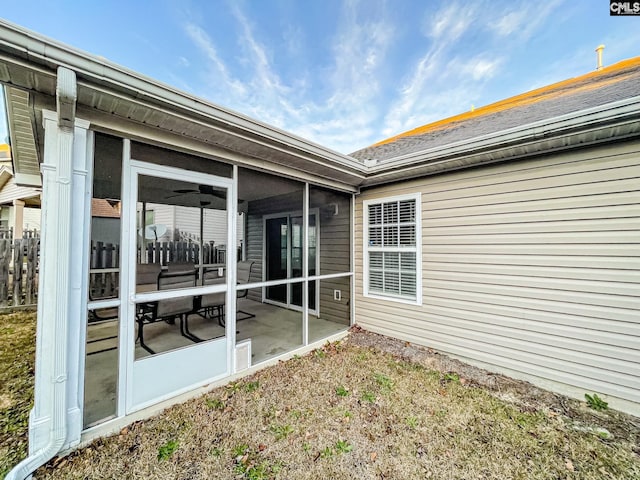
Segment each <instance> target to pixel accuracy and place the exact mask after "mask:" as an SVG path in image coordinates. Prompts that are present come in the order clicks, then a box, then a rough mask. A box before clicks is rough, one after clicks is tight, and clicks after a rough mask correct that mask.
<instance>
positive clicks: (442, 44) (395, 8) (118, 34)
mask: <svg viewBox="0 0 640 480" xmlns="http://www.w3.org/2000/svg"><path fill="white" fill-rule="evenodd" d="M2 17H3V18H5V19H6V20H9V21H11V22H14V23H17V24H19V25H22V26H24V27H26V28H29V29H31V30H35V31H37V32H39V33H41V34H44V35H46V36H49V37H52V38H54V39H56V40H59V41H61V42H64V43H67V44H69V45H71V46H74V47H76V48H79V49H81V50H85V51H88V52H90V53H93V54H96V55H100V56H103V57H105V58H107V59H109V60H110V61H113V62H115V63H118V64H121V65H123V66H125V67H127V68H130V69H132V70H134V71H136V72H139V73H142V74H144V75H147V76H149V77H152V78H154V79H156V80H159V81H161V82H164V83H167V84H169V85H171V86H173V87H177V88H179V89H181V90H184V91H187V92H190V93H192V94H195V95H197V96H200V97H203V98H205V99H207V100H209V101H212V102H214V103H217V104H219V105H221V106H224V107H226V108H230V109H233V110H236V111H238V112H241V113H243V114H245V115H248V116H250V117H253V118H257V119H259V120H262V121H264V122H267V123H270V124H273V125H275V126H278V127H280V128H283V129H285V130H288V131H291V132H293V133H296V134H298V135H301V136H302V137H305V138H307V139H309V140H312V141H315V142H317V143H319V144H322V145H324V146H327V147H330V148H333V149H334V150H337V151H339V152H342V153H350V152H352V151H354V150H357V149H359V148H362V147H365V146H367V145H370V144H372V143H374V142H376V141H378V140H381V139H384V138H387V137H389V136H392V135H394V134H397V133H400V132H403V131H406V130H408V129H410V128H414V127H417V126H420V125H423V124H425V123H429V122H431V121H435V120H438V119H441V118H445V117H449V116H452V115H455V114H458V113H461V112H463V111H466V110H469V109H470V108H471V105H475V106H476V107H478V106H482V105H486V104H489V103H492V102H494V101H497V100H500V99H502V98H506V97H509V96H512V95H515V94H518V93H522V92H524V91H527V90H530V89H532V88H536V87H540V86H543V85H547V84H549V83H553V82H556V81H560V80H564V79H566V78H570V77H574V76H577V75H581V74H583V73H587V72H589V71H592V70H594V69H595V65H596V54H595V52H594V49H595V48H596V46H598V45H599V44H605V45H606V48H605V51H604V62H605V65H610V64H612V63H615V62H617V61H619V60H622V59H625V58H630V57H633V56H637V55H640V17H610V16H609V2H608V1H607V0H573V1H569V0H541V1H535V0H528V1H521V0H510V1H503V0H488V1H482V0H477V1H470V0H468V1H456V0H450V1H445V0H388V1H382V0H362V1H356V0H323V1H320V0H244V1H232V0H228V1H224V0H209V1H201V2H197V1H193V0H191V1H190V0H176V1H174V0H164V1H163V0H160V1H134V0H128V1H102V2H97V1H88V0H84V1H75V2H74V1H64V0H58V1H56V2H52V1H30V0H24V1H20V2H5V4H4V5H3V7H2ZM3 136H4V135H3Z"/></svg>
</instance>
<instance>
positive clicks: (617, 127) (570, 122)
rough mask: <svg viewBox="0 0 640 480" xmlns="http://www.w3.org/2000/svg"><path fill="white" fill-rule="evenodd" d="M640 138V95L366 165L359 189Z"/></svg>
mask: <svg viewBox="0 0 640 480" xmlns="http://www.w3.org/2000/svg"><path fill="white" fill-rule="evenodd" d="M635 136H640V96H636V97H632V98H629V99H625V100H621V101H617V102H612V103H608V104H605V105H601V106H598V107H594V108H589V109H585V110H580V111H577V112H573V113H570V114H566V115H562V116H559V117H555V118H551V119H546V120H543V121H540V122H535V123H531V124H528V125H523V126H519V127H515V128H511V129H508V130H502V131H499V132H495V133H491V134H487V135H483V136H480V137H476V138H473V139H467V140H462V141H459V142H455V143H451V144H447V145H442V146H439V147H434V148H431V149H427V150H423V151H420V152H415V153H411V154H408V155H403V156H400V157H396V158H393V159H390V160H386V161H384V162H379V163H378V164H376V165H374V166H371V167H369V169H368V172H367V173H368V175H367V178H366V179H365V180H364V182H363V183H362V184H361V186H373V185H379V184H382V183H388V182H394V181H398V180H406V179H410V178H415V177H420V176H426V175H434V174H437V173H443V172H447V171H453V170H459V169H461V168H468V167H473V166H476V165H481V164H487V163H495V162H501V161H505V160H514V159H517V158H525V157H529V156H532V155H539V154H542V153H546V152H550V151H559V150H565V149H570V148H576V147H581V146H586V145H591V144H595V143H600V142H604V141H611V140H622V139H625V138H629V137H635Z"/></svg>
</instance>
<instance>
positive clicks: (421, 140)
mask: <svg viewBox="0 0 640 480" xmlns="http://www.w3.org/2000/svg"><path fill="white" fill-rule="evenodd" d="M638 95H640V57H635V58H631V59H629V60H624V61H622V62H619V63H616V64H614V65H611V66H609V67H606V68H604V69H602V70H598V71H594V72H590V73H587V74H585V75H581V76H579V77H575V78H571V79H568V80H564V81H562V82H558V83H554V84H552V85H548V86H546V87H542V88H539V89H536V90H532V91H529V92H526V93H523V94H520V95H516V96H515V97H511V98H507V99H505V100H501V101H499V102H496V103H492V104H490V105H486V106H484V107H480V108H477V109H475V110H474V111H470V112H465V113H462V114H460V115H456V116H453V117H450V118H446V119H443V120H440V121H437V122H433V123H429V124H427V125H423V126H421V127H418V128H415V129H413V130H409V131H407V132H404V133H401V134H399V135H396V136H394V137H391V138H388V139H386V140H383V141H381V142H378V143H376V144H374V145H371V146H369V147H366V148H363V149H361V150H358V151H356V152H354V153H352V154H351V156H352V157H354V158H357V159H358V160H377V161H378V162H380V161H385V160H390V159H393V158H397V157H400V156H403V155H408V154H412V153H417V152H420V151H422V150H427V149H429V148H433V147H440V146H443V145H447V144H451V143H454V142H459V141H464V140H470V139H472V138H476V137H480V136H482V135H486V134H489V133H495V132H499V131H502V130H507V129H509V128H513V127H518V126H523V125H527V124H530V123H534V122H537V121H541V120H545V119H550V118H554V117H559V116H561V115H565V114H568V113H571V112H577V111H579V110H584V109H587V108H592V107H597V106H601V105H605V104H607V103H611V102H615V101H617V100H623V99H626V98H631V97H635V96H638Z"/></svg>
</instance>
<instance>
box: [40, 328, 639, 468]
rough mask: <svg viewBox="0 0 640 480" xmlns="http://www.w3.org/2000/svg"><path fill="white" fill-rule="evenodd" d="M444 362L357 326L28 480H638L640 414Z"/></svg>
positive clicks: (100, 442)
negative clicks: (340, 339) (592, 406)
mask: <svg viewBox="0 0 640 480" xmlns="http://www.w3.org/2000/svg"><path fill="white" fill-rule="evenodd" d="M376 346H378V347H382V348H384V350H387V352H383V351H381V349H380V348H377V347H376ZM389 351H392V352H393V353H394V354H391V353H388V352H389ZM443 360H444V363H443ZM446 362H447V359H446V357H444V356H438V355H437V354H435V353H433V352H430V351H428V350H427V349H421V348H417V347H414V346H412V345H409V344H405V343H404V342H398V341H395V340H390V339H387V338H385V337H380V336H377V335H373V334H370V333H366V332H360V331H356V332H354V333H352V334H351V336H350V338H349V340H347V341H345V342H344V343H338V344H331V345H326V346H325V347H324V348H322V349H319V350H316V351H314V352H312V353H311V354H309V355H306V356H304V357H300V358H294V359H292V360H289V361H287V362H282V363H280V364H278V365H276V366H274V367H271V368H267V369H265V370H262V371H260V372H258V373H256V374H255V375H252V376H250V377H247V378H245V379H243V380H242V381H239V382H236V383H232V384H230V385H228V386H226V387H222V388H218V389H216V390H214V391H212V392H210V393H209V394H207V395H204V396H202V397H199V398H197V399H194V400H192V401H189V402H187V403H185V404H182V405H178V406H175V407H172V408H170V409H167V410H166V411H165V412H164V413H163V414H161V415H159V416H157V417H155V418H152V419H150V420H147V421H144V422H138V423H135V424H133V425H131V426H130V427H128V428H125V429H123V430H122V431H121V432H120V434H119V435H116V436H114V437H111V438H106V439H101V440H98V441H96V442H94V443H93V444H92V445H90V446H89V447H87V448H85V449H82V450H80V451H77V452H75V453H73V454H71V455H70V456H68V457H66V458H59V459H55V460H54V461H52V462H51V463H50V464H49V465H47V466H45V467H43V468H41V469H40V470H39V471H38V472H37V479H39V480H40V479H74V478H77V479H97V478H129V479H210V478H218V479H222V478H228V479H237V478H246V479H251V480H259V479H267V478H282V479H291V478H295V479H318V478H333V479H351V478H363V479H413V478H415V479H424V478H432V479H472V478H473V479H556V478H562V479H565V478H568V479H602V478H606V479H625V480H629V479H632V478H640V458H639V457H638V450H635V451H634V449H637V448H638V446H637V441H638V433H639V432H640V428H638V425H637V423H636V422H637V419H634V418H632V417H628V416H625V415H622V414H620V413H617V412H613V411H611V410H607V411H604V412H595V411H593V410H589V409H587V407H586V406H585V404H584V402H576V401H573V400H568V399H566V398H564V397H560V396H557V395H554V394H551V393H549V392H544V391H542V390H537V389H535V388H534V387H531V386H530V385H529V384H526V383H524V382H516V381H514V380H512V379H508V378H506V377H502V376H495V375H491V374H488V373H487V372H483V371H481V370H477V369H476V372H475V373H473V372H472V370H471V369H470V367H468V366H466V367H465V366H464V364H462V363H460V362H458V363H455V361H453V362H454V363H453V364H454V365H459V366H460V369H457V370H455V371H450V370H446V369H445V370H442V371H437V370H435V369H434V366H440V367H442V365H449V364H448V363H446ZM483 378H484V380H483ZM485 383H486V385H485ZM536 392H542V393H540V394H537V393H536ZM547 400H548V402H547ZM597 428H605V429H606V431H605V430H597Z"/></svg>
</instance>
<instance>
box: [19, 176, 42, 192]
mask: <svg viewBox="0 0 640 480" xmlns="http://www.w3.org/2000/svg"><path fill="white" fill-rule="evenodd" d="M14 182H15V184H16V185H18V186H19V187H34V188H40V187H42V177H41V176H40V175H33V174H30V173H16V174H15V177H14Z"/></svg>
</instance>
